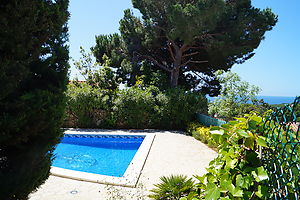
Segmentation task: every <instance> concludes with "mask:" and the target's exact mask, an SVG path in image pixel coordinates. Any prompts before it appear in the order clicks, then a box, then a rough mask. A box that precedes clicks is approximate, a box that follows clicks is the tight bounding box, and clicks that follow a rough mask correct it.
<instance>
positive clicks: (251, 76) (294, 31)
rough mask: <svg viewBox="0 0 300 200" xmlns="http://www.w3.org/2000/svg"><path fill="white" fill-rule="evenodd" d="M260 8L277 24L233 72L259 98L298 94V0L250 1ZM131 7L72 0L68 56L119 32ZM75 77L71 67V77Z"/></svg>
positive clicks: (116, 1)
mask: <svg viewBox="0 0 300 200" xmlns="http://www.w3.org/2000/svg"><path fill="white" fill-rule="evenodd" d="M252 2H253V5H254V6H255V7H259V8H267V7H269V8H271V9H272V10H273V12H274V13H276V14H277V15H278V18H279V21H278V23H277V25H276V26H275V27H274V29H273V30H272V31H270V32H268V33H267V34H266V39H265V40H264V41H262V43H261V45H260V46H259V47H258V49H257V50H256V51H255V52H256V55H255V56H254V57H253V58H251V59H250V60H248V61H246V62H245V63H243V64H240V65H234V66H233V67H232V71H233V72H236V73H238V74H239V75H240V76H241V77H242V79H243V80H245V81H248V82H250V83H251V84H254V85H257V86H259V87H260V88H261V89H262V92H261V93H260V95H265V96H296V95H298V96H299V95H300V12H299V10H300V0H289V1H284V0H253V1H252ZM127 8H132V5H131V0H110V1H100V0H86V1H79V0H71V1H70V9H69V10H70V13H71V18H70V21H69V34H70V39H69V40H70V43H69V45H70V56H71V57H72V58H73V59H75V60H77V59H79V57H80V54H79V47H80V46H83V47H84V48H85V49H87V50H88V49H89V48H90V47H92V46H94V45H95V36H96V35H100V34H110V33H115V32H118V28H119V20H120V19H121V18H122V17H123V10H125V9H127ZM76 74H78V73H77V72H76V70H75V69H74V67H72V68H71V75H70V76H71V78H73V77H74V76H76Z"/></svg>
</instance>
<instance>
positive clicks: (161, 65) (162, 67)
mask: <svg viewBox="0 0 300 200" xmlns="http://www.w3.org/2000/svg"><path fill="white" fill-rule="evenodd" d="M140 56H141V57H142V58H145V59H148V60H151V61H152V62H154V63H155V64H156V65H157V66H158V67H160V68H161V69H163V70H165V71H167V72H171V71H172V70H171V69H169V68H168V67H166V66H165V65H163V64H160V63H159V62H158V61H157V60H155V59H154V58H152V57H151V56H145V55H140Z"/></svg>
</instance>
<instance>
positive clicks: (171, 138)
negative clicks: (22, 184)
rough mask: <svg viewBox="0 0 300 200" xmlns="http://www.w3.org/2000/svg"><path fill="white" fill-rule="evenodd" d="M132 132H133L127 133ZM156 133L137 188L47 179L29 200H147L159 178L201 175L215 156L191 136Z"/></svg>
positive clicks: (175, 133) (55, 178) (57, 178)
mask: <svg viewBox="0 0 300 200" xmlns="http://www.w3.org/2000/svg"><path fill="white" fill-rule="evenodd" d="M130 132H132V131H130ZM145 132H152V133H154V132H155V133H156V137H155V139H154V141H153V144H152V148H151V150H150V152H149V155H148V158H147V160H146V163H145V165H144V168H143V170H142V173H141V176H140V179H139V181H138V185H137V187H136V188H128V187H120V186H110V185H104V184H98V183H90V182H84V181H76V180H71V179H67V178H61V177H56V176H50V177H49V179H48V180H47V181H46V182H45V184H44V185H42V186H41V187H40V189H39V190H38V191H36V192H35V193H32V194H31V196H30V200H114V199H116V200H121V199H124V200H138V199H143V200H144V199H148V198H147V194H148V192H147V191H148V190H149V189H151V188H153V184H156V183H158V182H159V177H161V176H167V175H170V174H184V175H187V176H188V177H192V176H193V175H202V174H204V173H205V171H206V170H205V168H206V167H207V166H208V164H209V162H210V161H211V160H212V159H214V158H215V157H216V156H217V153H216V152H215V151H213V150H211V149H210V148H208V147H207V146H206V145H205V144H202V143H201V142H199V141H197V140H195V139H194V138H193V137H190V136H185V135H183V134H180V133H177V132H168V131H159V132H156V131H153V130H150V131H145Z"/></svg>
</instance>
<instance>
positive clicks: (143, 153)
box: [50, 129, 155, 187]
mask: <svg viewBox="0 0 300 200" xmlns="http://www.w3.org/2000/svg"><path fill="white" fill-rule="evenodd" d="M65 134H89V135H138V136H141V135H143V136H145V138H144V140H143V142H142V144H141V146H140V147H139V149H138V151H137V152H136V154H135V156H134V157H133V159H132V161H131V163H130V164H129V166H128V168H127V169H126V171H125V173H124V175H123V176H122V177H114V176H105V175H100V174H93V173H88V172H80V171H75V170H69V169H63V168H60V167H53V166H52V167H51V170H50V173H51V174H52V175H54V176H59V177H64V178H70V179H75V180H80V181H88V182H94V183H101V184H108V185H118V186H125V187H136V184H137V182H138V180H139V177H140V175H141V172H142V169H143V167H144V164H145V162H146V160H147V157H148V154H149V152H150V149H151V146H152V143H153V141H154V138H155V133H147V132H134V131H130V132H128V131H117V132H106V131H101V130H86V129H82V130H79V129H76V130H66V131H65Z"/></svg>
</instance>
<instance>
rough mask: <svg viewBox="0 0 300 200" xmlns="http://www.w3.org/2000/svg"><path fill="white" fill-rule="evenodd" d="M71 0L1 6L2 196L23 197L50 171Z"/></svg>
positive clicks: (21, 0)
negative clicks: (69, 0) (69, 2)
mask: <svg viewBox="0 0 300 200" xmlns="http://www.w3.org/2000/svg"><path fill="white" fill-rule="evenodd" d="M67 9H68V0H56V1H45V0H10V1H1V6H0V27H1V29H0V37H1V40H0V66H1V74H0V82H1V84H0V130H1V132H0V180H1V181H0V199H9V200H14V199H16V200H17V199H18V200H23V199H27V198H28V195H29V193H30V192H32V191H33V190H35V189H36V188H37V187H39V186H40V185H41V184H42V183H44V181H45V180H46V179H47V178H48V176H49V171H50V166H51V160H52V154H53V150H54V147H55V145H56V144H57V143H58V142H59V139H60V137H61V136H62V134H63V132H62V130H61V128H60V127H61V122H62V116H63V112H64V103H65V96H64V91H65V89H66V84H67V71H68V67H69V65H68V59H69V57H68V47H67V46H66V44H65V42H66V41H67V27H66V25H65V24H66V22H67V20H68V15H69V14H68V11H67Z"/></svg>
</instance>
